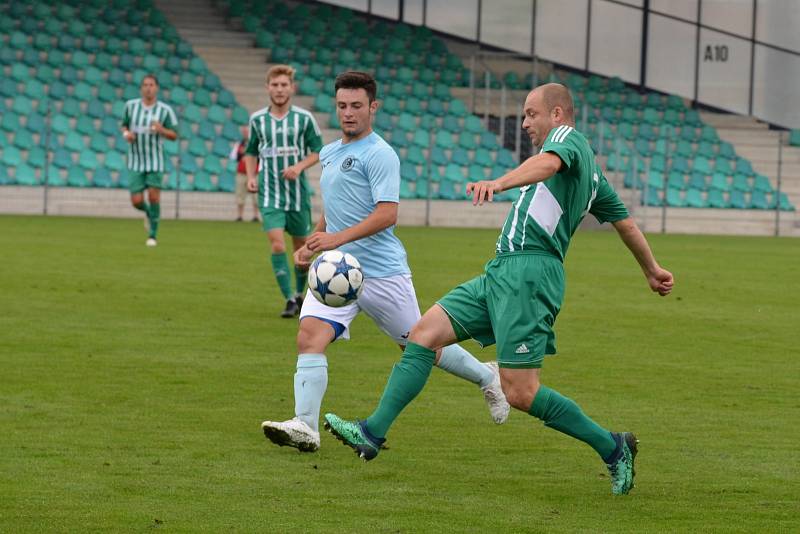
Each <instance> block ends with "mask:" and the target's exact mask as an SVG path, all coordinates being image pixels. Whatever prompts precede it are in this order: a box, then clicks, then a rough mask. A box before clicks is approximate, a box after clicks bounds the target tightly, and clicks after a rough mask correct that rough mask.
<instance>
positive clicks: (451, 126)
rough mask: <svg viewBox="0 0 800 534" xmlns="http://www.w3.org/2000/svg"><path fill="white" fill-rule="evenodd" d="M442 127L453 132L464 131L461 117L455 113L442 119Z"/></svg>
mask: <svg viewBox="0 0 800 534" xmlns="http://www.w3.org/2000/svg"><path fill="white" fill-rule="evenodd" d="M442 129H444V130H447V131H448V132H452V133H459V132H461V131H462V128H461V124H460V123H459V119H458V117H456V116H455V115H448V116H446V117H445V118H444V120H442Z"/></svg>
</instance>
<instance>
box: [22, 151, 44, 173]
mask: <svg viewBox="0 0 800 534" xmlns="http://www.w3.org/2000/svg"><path fill="white" fill-rule="evenodd" d="M26 161H27V162H28V165H31V166H33V167H35V168H37V169H39V168H43V167H44V166H45V165H47V152H45V150H44V148H42V147H41V146H33V147H28V157H27V158H26Z"/></svg>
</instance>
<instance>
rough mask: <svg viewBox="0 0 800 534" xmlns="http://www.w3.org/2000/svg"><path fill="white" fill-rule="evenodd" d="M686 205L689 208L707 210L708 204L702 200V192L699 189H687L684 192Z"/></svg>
mask: <svg viewBox="0 0 800 534" xmlns="http://www.w3.org/2000/svg"><path fill="white" fill-rule="evenodd" d="M686 205H687V206H688V207H690V208H707V207H709V204H708V202H707V201H706V199H705V198H703V192H702V191H700V190H699V189H689V190H688V191H686Z"/></svg>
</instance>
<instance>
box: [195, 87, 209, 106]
mask: <svg viewBox="0 0 800 534" xmlns="http://www.w3.org/2000/svg"><path fill="white" fill-rule="evenodd" d="M192 100H193V101H194V103H195V104H197V105H198V106H200V107H201V108H207V107H209V106H210V105H211V93H209V92H208V90H207V89H205V88H203V87H198V88H196V89H194V94H193V95H192Z"/></svg>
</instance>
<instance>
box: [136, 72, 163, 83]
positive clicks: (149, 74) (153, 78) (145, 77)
mask: <svg viewBox="0 0 800 534" xmlns="http://www.w3.org/2000/svg"><path fill="white" fill-rule="evenodd" d="M148 78H150V79H151V80H153V81H154V82H156V85H158V78H156V75H155V74H152V73H150V72H148V73H147V74H145V75H144V76H142V81H141V82H139V85H142V84H143V83H144V81H145V80H146V79H148Z"/></svg>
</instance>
